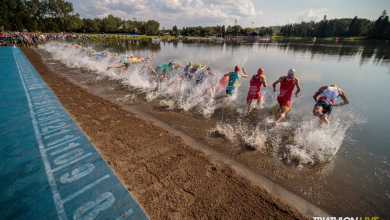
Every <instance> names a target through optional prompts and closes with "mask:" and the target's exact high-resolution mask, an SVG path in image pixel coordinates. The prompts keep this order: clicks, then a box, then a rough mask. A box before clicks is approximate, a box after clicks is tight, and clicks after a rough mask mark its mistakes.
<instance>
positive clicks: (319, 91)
mask: <svg viewBox="0 0 390 220" xmlns="http://www.w3.org/2000/svg"><path fill="white" fill-rule="evenodd" d="M328 87H329V86H323V87H321V88H320V89H319V90H318V91H317V92H316V93H314V96H313V98H314V101H316V102H318V96H319V95H320V94H321V92H322V91H323V90H324V89H326V88H328Z"/></svg>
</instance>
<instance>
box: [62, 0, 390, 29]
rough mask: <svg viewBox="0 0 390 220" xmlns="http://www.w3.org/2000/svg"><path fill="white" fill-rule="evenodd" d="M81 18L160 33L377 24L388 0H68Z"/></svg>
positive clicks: (389, 10)
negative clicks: (354, 21) (340, 21)
mask: <svg viewBox="0 0 390 220" xmlns="http://www.w3.org/2000/svg"><path fill="white" fill-rule="evenodd" d="M67 1H70V2H72V3H73V7H74V9H75V10H74V12H75V13H79V14H80V16H81V18H104V17H106V16H107V15H109V14H112V15H114V16H116V17H120V18H122V19H127V20H129V19H131V20H134V19H136V20H138V21H147V20H151V19H154V20H156V21H158V22H159V23H160V29H162V28H163V27H164V28H165V29H172V27H173V26H174V25H177V27H178V28H179V29H182V28H183V27H194V26H203V27H207V26H216V25H220V26H222V25H225V26H226V27H227V26H228V25H234V24H235V20H237V25H241V26H242V27H243V28H245V27H252V22H253V27H261V26H276V25H285V24H289V23H300V22H301V21H311V20H314V21H319V20H321V19H323V18H324V15H326V16H327V19H334V18H353V17H355V16H358V17H359V18H367V19H370V20H376V19H377V18H378V17H379V16H380V15H381V13H382V11H383V10H386V11H387V12H388V13H389V14H390V0H371V1H370V0H294V1H293V0H182V1H180V0H67Z"/></svg>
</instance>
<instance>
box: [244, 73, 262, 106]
mask: <svg viewBox="0 0 390 220" xmlns="http://www.w3.org/2000/svg"><path fill="white" fill-rule="evenodd" d="M261 76H262V74H260V75H254V76H253V77H252V79H251V81H250V87H249V91H248V96H247V97H246V103H248V104H251V103H252V99H261V94H260V89H261V86H262V85H263V83H262V82H261Z"/></svg>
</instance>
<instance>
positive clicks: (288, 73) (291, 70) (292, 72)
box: [287, 69, 295, 76]
mask: <svg viewBox="0 0 390 220" xmlns="http://www.w3.org/2000/svg"><path fill="white" fill-rule="evenodd" d="M294 74H295V70H294V69H289V70H288V72H287V75H288V76H294Z"/></svg>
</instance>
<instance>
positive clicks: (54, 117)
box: [38, 115, 65, 124]
mask: <svg viewBox="0 0 390 220" xmlns="http://www.w3.org/2000/svg"><path fill="white" fill-rule="evenodd" d="M64 116H65V115H61V116H58V117H54V118H49V119H47V120H44V121H40V122H38V124H39V123H42V122H46V121H50V120H53V119H57V118H61V117H64Z"/></svg>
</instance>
